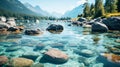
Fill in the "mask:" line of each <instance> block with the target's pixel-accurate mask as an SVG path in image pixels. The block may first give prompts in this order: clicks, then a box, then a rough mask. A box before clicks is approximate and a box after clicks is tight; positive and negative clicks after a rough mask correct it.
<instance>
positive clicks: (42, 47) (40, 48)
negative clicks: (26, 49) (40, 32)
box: [33, 44, 45, 51]
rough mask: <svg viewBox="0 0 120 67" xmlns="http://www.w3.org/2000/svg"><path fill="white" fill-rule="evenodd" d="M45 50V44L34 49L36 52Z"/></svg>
mask: <svg viewBox="0 0 120 67" xmlns="http://www.w3.org/2000/svg"><path fill="white" fill-rule="evenodd" d="M44 48H45V45H44V44H39V45H36V46H35V48H34V49H33V50H34V51H37V50H42V49H44Z"/></svg>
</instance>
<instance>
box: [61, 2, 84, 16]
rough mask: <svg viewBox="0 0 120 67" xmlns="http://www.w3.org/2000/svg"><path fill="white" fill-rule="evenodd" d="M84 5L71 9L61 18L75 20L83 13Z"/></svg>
mask: <svg viewBox="0 0 120 67" xmlns="http://www.w3.org/2000/svg"><path fill="white" fill-rule="evenodd" d="M83 9H84V4H82V5H79V6H78V7H76V8H74V9H72V10H71V11H67V12H66V13H65V14H64V15H63V16H62V17H71V18H76V17H77V16H78V15H79V14H82V13H83Z"/></svg>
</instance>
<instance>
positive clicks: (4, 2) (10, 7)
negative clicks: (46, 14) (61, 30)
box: [0, 0, 40, 15]
mask: <svg viewBox="0 0 120 67" xmlns="http://www.w3.org/2000/svg"><path fill="white" fill-rule="evenodd" d="M0 10H7V11H9V12H12V13H20V14H27V15H38V14H36V13H35V12H33V11H31V10H29V9H28V8H26V7H25V6H24V5H23V4H22V3H21V2H20V1H19V0H0ZM39 15H40V14H39Z"/></svg>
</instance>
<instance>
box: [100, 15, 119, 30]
mask: <svg viewBox="0 0 120 67" xmlns="http://www.w3.org/2000/svg"><path fill="white" fill-rule="evenodd" d="M102 22H103V23H104V24H105V25H106V26H107V27H108V28H109V30H120V17H110V18H107V19H103V20H102Z"/></svg>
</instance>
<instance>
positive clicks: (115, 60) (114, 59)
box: [96, 53, 120, 67]
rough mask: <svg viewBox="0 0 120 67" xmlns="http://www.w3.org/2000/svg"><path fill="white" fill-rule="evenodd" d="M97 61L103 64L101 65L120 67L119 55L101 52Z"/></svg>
mask: <svg viewBox="0 0 120 67" xmlns="http://www.w3.org/2000/svg"><path fill="white" fill-rule="evenodd" d="M96 60H97V61H98V62H101V63H103V64H104V66H103V67H120V62H119V61H120V56H119V55H115V54H109V53H101V54H100V55H99V56H98V57H97V59H96Z"/></svg>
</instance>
